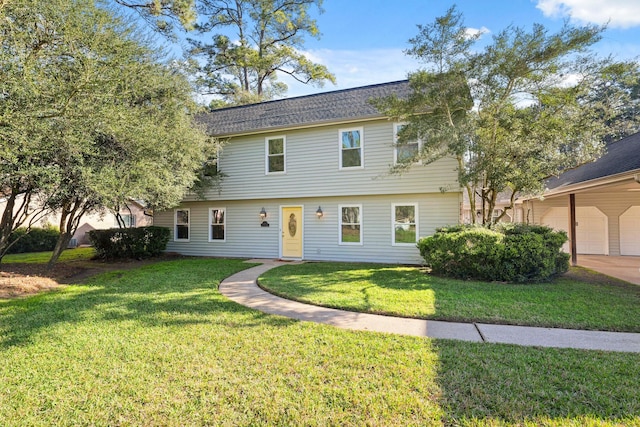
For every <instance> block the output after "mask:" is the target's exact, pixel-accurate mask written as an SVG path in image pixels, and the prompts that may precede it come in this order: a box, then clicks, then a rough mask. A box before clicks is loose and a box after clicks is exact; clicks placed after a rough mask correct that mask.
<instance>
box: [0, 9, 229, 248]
mask: <svg viewBox="0 0 640 427" xmlns="http://www.w3.org/2000/svg"><path fill="white" fill-rule="evenodd" d="M0 37H2V40H1V43H2V52H0V72H1V73H2V81H1V82H0V96H1V97H2V103H1V104H0V198H4V199H5V200H6V201H7V203H5V208H4V211H3V212H2V217H1V220H0V221H1V222H0V259H1V258H2V256H3V255H4V253H5V252H6V249H7V245H8V241H9V240H8V238H9V235H10V234H11V232H12V231H13V230H15V229H16V228H17V227H18V226H21V225H29V222H30V218H31V219H33V218H34V216H33V214H34V212H35V213H37V211H42V210H47V209H49V210H55V211H57V212H59V213H60V215H61V220H60V224H59V226H60V231H61V238H60V241H59V242H58V245H57V247H56V251H55V252H54V255H53V258H52V261H55V260H56V258H57V256H59V254H60V252H61V251H62V250H63V249H64V248H66V246H67V244H68V242H69V239H70V238H71V236H72V235H73V233H74V232H75V230H76V228H77V227H78V224H79V221H80V219H81V218H82V216H83V215H85V214H87V213H90V212H100V211H102V210H103V209H104V208H116V207H117V206H120V205H123V204H125V203H126V201H127V200H129V199H137V200H144V201H146V202H147V203H148V204H149V205H150V206H152V207H157V208H167V207H170V206H172V205H175V204H177V203H178V202H179V201H180V199H181V198H182V196H183V194H184V192H185V191H186V189H187V188H188V187H190V186H191V185H192V184H193V183H194V181H195V180H196V178H197V169H198V168H199V167H200V166H201V165H202V164H203V162H204V161H205V159H206V158H207V156H208V155H209V154H210V153H211V152H214V151H215V149H216V147H215V144H214V143H212V142H211V141H209V139H208V138H207V136H206V134H205V133H204V132H203V131H202V130H201V129H200V128H199V127H198V126H197V125H196V124H195V123H194V120H193V113H194V112H195V111H196V108H197V106H196V105H195V103H194V102H193V99H192V97H191V94H192V93H191V86H190V84H189V82H188V80H187V78H186V77H185V76H183V75H181V74H180V73H179V72H178V71H177V70H176V69H175V68H174V67H172V66H171V65H170V64H165V63H163V62H162V58H161V57H160V56H159V55H158V54H157V53H156V52H155V51H154V49H153V48H152V47H151V46H150V44H149V43H147V42H145V40H146V38H145V35H144V34H143V33H140V32H139V31H138V30H137V29H136V27H135V26H133V25H132V24H131V23H130V22H128V21H126V20H125V19H123V18H121V17H118V16H114V14H113V12H111V11H109V10H106V9H102V8H99V7H97V6H96V5H95V4H93V3H92V2H90V1H81V0H50V1H47V2H42V1H38V0H10V1H9V2H6V3H3V7H2V9H0Z"/></svg>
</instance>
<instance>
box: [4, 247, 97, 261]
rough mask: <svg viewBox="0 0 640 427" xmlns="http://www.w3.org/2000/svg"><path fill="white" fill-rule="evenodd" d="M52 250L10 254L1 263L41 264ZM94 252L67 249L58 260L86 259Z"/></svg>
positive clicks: (47, 259)
mask: <svg viewBox="0 0 640 427" xmlns="http://www.w3.org/2000/svg"><path fill="white" fill-rule="evenodd" d="M51 253H52V252H30V253H24V254H10V255H5V256H4V258H2V262H3V263H29V264H42V263H46V262H48V261H49V258H51ZM95 254H96V252H95V250H94V249H93V248H75V249H67V250H65V251H63V252H62V254H61V255H60V260H59V261H60V262H65V261H86V260H89V259H91V258H92V257H93V256H94V255H95Z"/></svg>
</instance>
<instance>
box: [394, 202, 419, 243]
mask: <svg viewBox="0 0 640 427" xmlns="http://www.w3.org/2000/svg"><path fill="white" fill-rule="evenodd" d="M391 209H392V210H391V215H392V216H393V231H392V232H393V245H394V246H395V245H410V246H415V244H416V242H417V241H418V221H417V218H418V205H417V204H413V203H411V204H409V203H407V204H399V203H398V204H396V203H394V204H393V205H392V206H391Z"/></svg>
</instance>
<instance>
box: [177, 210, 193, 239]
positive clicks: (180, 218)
mask: <svg viewBox="0 0 640 427" xmlns="http://www.w3.org/2000/svg"><path fill="white" fill-rule="evenodd" d="M174 240H189V209H176V210H175V227H174Z"/></svg>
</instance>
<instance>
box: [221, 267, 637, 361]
mask: <svg viewBox="0 0 640 427" xmlns="http://www.w3.org/2000/svg"><path fill="white" fill-rule="evenodd" d="M248 262H260V263H262V265H259V266H256V267H252V268H249V269H247V270H243V271H241V272H239V273H236V274H234V275H232V276H230V277H228V278H226V279H225V280H223V281H222V282H221V283H220V293H222V294H223V295H224V296H226V297H227V298H229V299H231V300H232V301H235V302H237V303H238V304H241V305H244V306H247V307H250V308H253V309H256V310H259V311H262V312H264V313H269V314H276V315H280V316H285V317H290V318H293V319H298V320H304V321H308V322H316V323H325V324H328V325H333V326H337V327H340V328H344V329H353V330H365V331H375V332H386V333H394V334H402V335H413V336H419V337H429V338H444V339H456V340H463V341H476V342H489V343H503V344H517V345H524V346H539V347H558V348H576V349H586V350H604V351H620V352H633V353H640V334H637V333H626V332H601V331H582V330H573V329H557V328H539V327H529V326H510V325H490V324H481V323H456V322H441V321H437V320H421V319H406V318H401V317H391V316H381V315H376V314H368V313H356V312H352V311H344V310H336V309H333V308H325V307H318V306H315V305H310V304H303V303H299V302H296V301H291V300H288V299H285V298H280V297H277V296H275V295H272V294H270V293H268V292H265V291H264V290H262V289H261V288H260V287H258V285H257V279H258V277H260V275H261V274H262V273H264V272H265V271H267V270H270V269H272V268H275V267H278V266H280V265H283V264H285V263H283V262H280V261H274V260H250V261H248Z"/></svg>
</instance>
